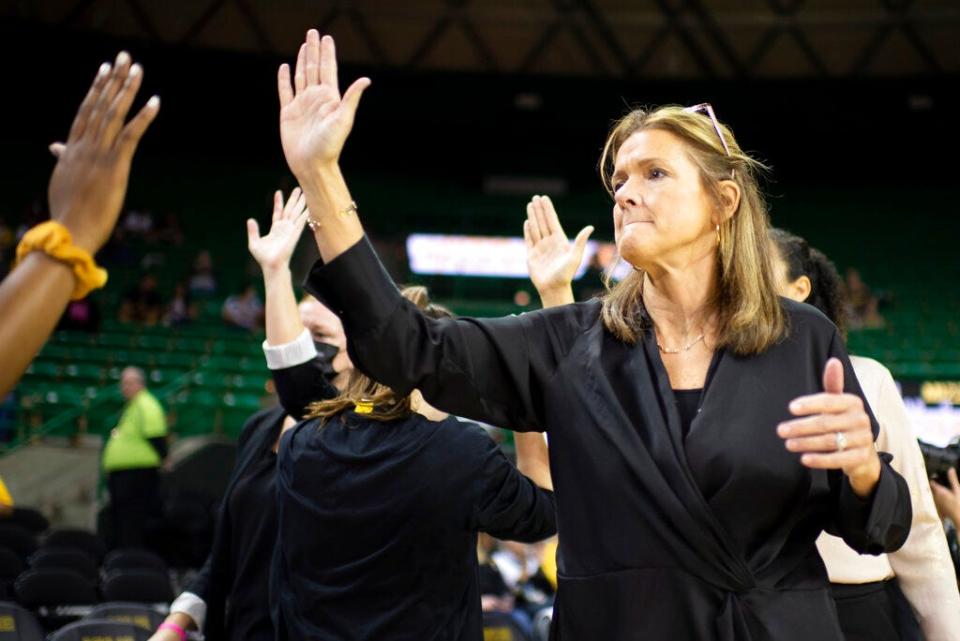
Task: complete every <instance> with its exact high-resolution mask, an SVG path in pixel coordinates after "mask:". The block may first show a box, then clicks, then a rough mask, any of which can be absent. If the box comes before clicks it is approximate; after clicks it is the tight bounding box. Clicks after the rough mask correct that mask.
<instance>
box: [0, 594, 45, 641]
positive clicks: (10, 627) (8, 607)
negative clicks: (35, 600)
mask: <svg viewBox="0 0 960 641" xmlns="http://www.w3.org/2000/svg"><path fill="white" fill-rule="evenodd" d="M44 636H46V635H44V633H43V628H41V627H40V624H39V623H38V622H37V619H36V617H34V616H33V613H32V612H30V611H29V610H26V609H24V608H22V607H20V606H19V605H17V604H16V603H9V602H6V601H0V641H43V638H44Z"/></svg>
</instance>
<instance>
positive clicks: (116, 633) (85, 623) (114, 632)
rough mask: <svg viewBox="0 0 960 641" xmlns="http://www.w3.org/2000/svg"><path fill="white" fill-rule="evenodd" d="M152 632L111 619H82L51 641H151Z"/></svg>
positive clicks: (51, 636)
mask: <svg viewBox="0 0 960 641" xmlns="http://www.w3.org/2000/svg"><path fill="white" fill-rule="evenodd" d="M151 635H152V632H151V631H150V630H146V629H144V628H141V627H140V626H138V625H134V624H132V623H121V622H120V621H110V620H109V619H81V620H80V621H77V622H76V623H71V624H69V625H66V626H64V627H62V628H60V629H59V630H57V631H56V632H54V633H53V634H51V635H50V638H49V641H84V640H85V639H96V640H97V641H149V639H150V637H151Z"/></svg>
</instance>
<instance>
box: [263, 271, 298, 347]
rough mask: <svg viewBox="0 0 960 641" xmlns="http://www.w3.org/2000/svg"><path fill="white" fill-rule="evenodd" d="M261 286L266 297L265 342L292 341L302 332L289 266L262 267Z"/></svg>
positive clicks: (281, 343)
mask: <svg viewBox="0 0 960 641" xmlns="http://www.w3.org/2000/svg"><path fill="white" fill-rule="evenodd" d="M263 286H264V293H265V298H266V332H267V344H269V345H283V344H286V343H290V342H293V341H295V340H296V339H297V337H298V336H300V334H302V333H303V322H302V321H301V320H300V312H299V310H298V309H297V299H296V297H295V296H294V294H293V278H292V277H291V275H290V268H289V267H287V266H286V265H284V266H283V267H280V268H274V269H269V268H264V270H263Z"/></svg>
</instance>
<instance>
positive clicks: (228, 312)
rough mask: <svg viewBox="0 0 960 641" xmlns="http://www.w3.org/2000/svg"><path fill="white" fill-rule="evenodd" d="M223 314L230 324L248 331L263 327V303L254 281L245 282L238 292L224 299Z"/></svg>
mask: <svg viewBox="0 0 960 641" xmlns="http://www.w3.org/2000/svg"><path fill="white" fill-rule="evenodd" d="M222 315H223V320H224V321H225V322H226V323H227V324H228V325H232V326H233V327H238V328H240V329H245V330H247V331H248V332H255V331H257V330H258V329H260V328H261V327H263V303H261V302H260V297H259V296H258V295H257V289H256V288H255V287H254V286H253V283H243V284H242V285H240V288H239V289H238V290H237V293H236V294H234V295H233V296H229V297H227V300H225V301H223V310H222Z"/></svg>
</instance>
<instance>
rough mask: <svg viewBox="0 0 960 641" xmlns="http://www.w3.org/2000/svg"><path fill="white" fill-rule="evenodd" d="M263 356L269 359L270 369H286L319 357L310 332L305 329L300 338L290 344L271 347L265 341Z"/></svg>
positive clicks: (268, 365)
mask: <svg viewBox="0 0 960 641" xmlns="http://www.w3.org/2000/svg"><path fill="white" fill-rule="evenodd" d="M263 355H264V356H266V357H267V367H269V368H270V369H286V368H288V367H295V366H296V365H303V364H304V363H306V362H307V361H310V360H313V358H314V357H315V356H316V355H317V346H316V345H314V344H313V337H312V336H311V335H310V331H309V330H307V329H304V330H303V333H302V334H300V336H298V337H297V338H296V339H295V340H293V341H290V342H289V343H283V344H282V345H269V344H268V343H267V341H263Z"/></svg>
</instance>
